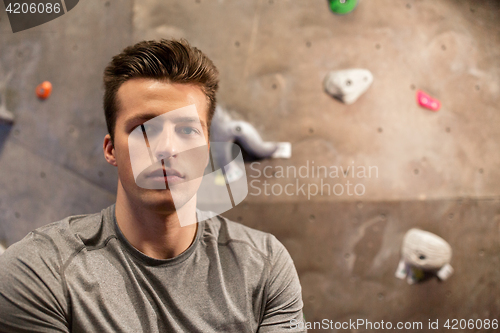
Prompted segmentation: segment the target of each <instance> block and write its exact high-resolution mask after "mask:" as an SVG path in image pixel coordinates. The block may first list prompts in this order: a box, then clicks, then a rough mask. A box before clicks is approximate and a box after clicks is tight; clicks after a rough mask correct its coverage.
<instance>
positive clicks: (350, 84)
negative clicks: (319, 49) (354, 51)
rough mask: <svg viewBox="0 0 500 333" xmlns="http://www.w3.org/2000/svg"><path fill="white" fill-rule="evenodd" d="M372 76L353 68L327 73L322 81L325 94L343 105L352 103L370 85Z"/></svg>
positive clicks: (369, 73) (363, 70) (367, 71)
mask: <svg viewBox="0 0 500 333" xmlns="http://www.w3.org/2000/svg"><path fill="white" fill-rule="evenodd" d="M372 82H373V74H372V73H371V72H370V71H369V70H367V69H361V68H355V69H345V70H339V71H331V72H329V73H328V74H327V75H326V77H325V81H324V88H325V91H326V92H327V93H329V94H330V95H332V96H333V97H335V98H337V99H338V100H340V101H341V102H343V103H345V104H352V103H354V102H355V101H356V100H357V99H358V98H359V96H361V95H362V94H363V93H364V92H365V91H366V90H367V89H368V88H369V87H370V85H371V84H372Z"/></svg>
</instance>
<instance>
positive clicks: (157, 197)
mask: <svg viewBox="0 0 500 333" xmlns="http://www.w3.org/2000/svg"><path fill="white" fill-rule="evenodd" d="M144 191H145V192H146V193H143V195H142V196H141V197H142V205H143V206H144V207H147V208H148V209H150V210H152V211H155V212H158V213H165V214H171V213H175V212H176V211H177V210H178V209H181V208H182V207H184V205H185V204H186V203H187V202H189V201H190V200H191V199H192V198H193V196H194V195H187V194H185V193H182V194H181V193H179V192H178V191H175V188H174V189H173V190H170V189H167V190H144ZM172 192H173V193H172ZM176 192H177V193H176ZM173 196H175V199H176V200H174V198H173Z"/></svg>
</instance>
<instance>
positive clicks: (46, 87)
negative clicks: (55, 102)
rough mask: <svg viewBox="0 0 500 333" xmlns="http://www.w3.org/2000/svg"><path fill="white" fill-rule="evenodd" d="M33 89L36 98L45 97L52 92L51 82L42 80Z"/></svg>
mask: <svg viewBox="0 0 500 333" xmlns="http://www.w3.org/2000/svg"><path fill="white" fill-rule="evenodd" d="M35 91H36V95H37V96H38V98H40V99H47V98H49V96H50V94H51V93H52V83H50V82H49V81H43V82H42V83H40V84H39V85H38V86H37V87H36V90H35Z"/></svg>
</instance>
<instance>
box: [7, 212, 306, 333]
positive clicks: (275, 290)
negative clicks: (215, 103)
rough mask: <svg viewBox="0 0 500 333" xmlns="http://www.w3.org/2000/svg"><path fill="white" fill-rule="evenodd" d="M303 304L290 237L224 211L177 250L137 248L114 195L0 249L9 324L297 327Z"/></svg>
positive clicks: (72, 328) (18, 328) (90, 328)
mask: <svg viewBox="0 0 500 333" xmlns="http://www.w3.org/2000/svg"><path fill="white" fill-rule="evenodd" d="M200 214H203V213H202V212H198V219H199V220H202V219H203V216H202V215H200ZM302 305H303V303H302V296H301V287H300V283H299V279H298V276H297V272H296V270H295V267H294V265H293V261H292V259H291V257H290V255H289V254H288V252H287V250H286V249H285V247H284V246H283V245H282V244H281V243H280V242H279V241H278V240H277V239H276V238H275V237H274V236H272V235H270V234H268V233H264V232H261V231H257V230H254V229H251V228H248V227H245V226H243V225H241V224H238V223H235V222H231V221H228V220H227V219H225V218H223V217H220V216H217V217H213V218H211V219H208V220H206V221H203V222H200V223H199V224H198V231H197V234H196V238H195V240H194V242H193V243H192V244H191V246H190V247H189V248H188V249H187V250H186V251H185V252H183V253H182V254H180V255H178V256H177V257H175V258H172V259H166V260H160V259H154V258H151V257H148V256H146V255H144V254H143V253H141V252H140V251H138V250H137V249H135V248H134V247H133V246H132V245H131V244H130V243H129V242H128V241H127V240H126V239H125V237H124V236H123V234H122V233H121V232H120V229H119V228H118V225H117V224H116V220H115V215H114V205H113V206H110V207H108V208H107V209H104V210H103V211H102V212H101V213H100V214H94V215H80V216H73V217H68V218H66V219H64V220H62V221H59V222H55V223H52V224H49V225H47V226H44V227H42V228H39V229H37V230H35V231H32V232H31V233H29V234H28V235H27V236H26V237H25V238H24V239H23V240H21V241H19V242H18V243H16V244H13V245H12V246H11V247H9V248H8V249H7V250H6V251H5V253H4V254H2V255H1V256H0V331H1V332H92V333H95V332H134V333H137V332H148V333H153V332H204V333H207V332H217V333H220V332H231V333H235V332H237V333H240V332H289V331H293V332H298V330H291V329H290V321H291V320H292V319H295V320H296V321H301V320H302Z"/></svg>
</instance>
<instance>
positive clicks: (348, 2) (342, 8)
mask: <svg viewBox="0 0 500 333" xmlns="http://www.w3.org/2000/svg"><path fill="white" fill-rule="evenodd" d="M329 2H330V9H331V10H332V12H334V13H335V14H340V15H343V14H348V13H350V12H352V11H353V10H354V8H356V5H357V4H358V0H329Z"/></svg>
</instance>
